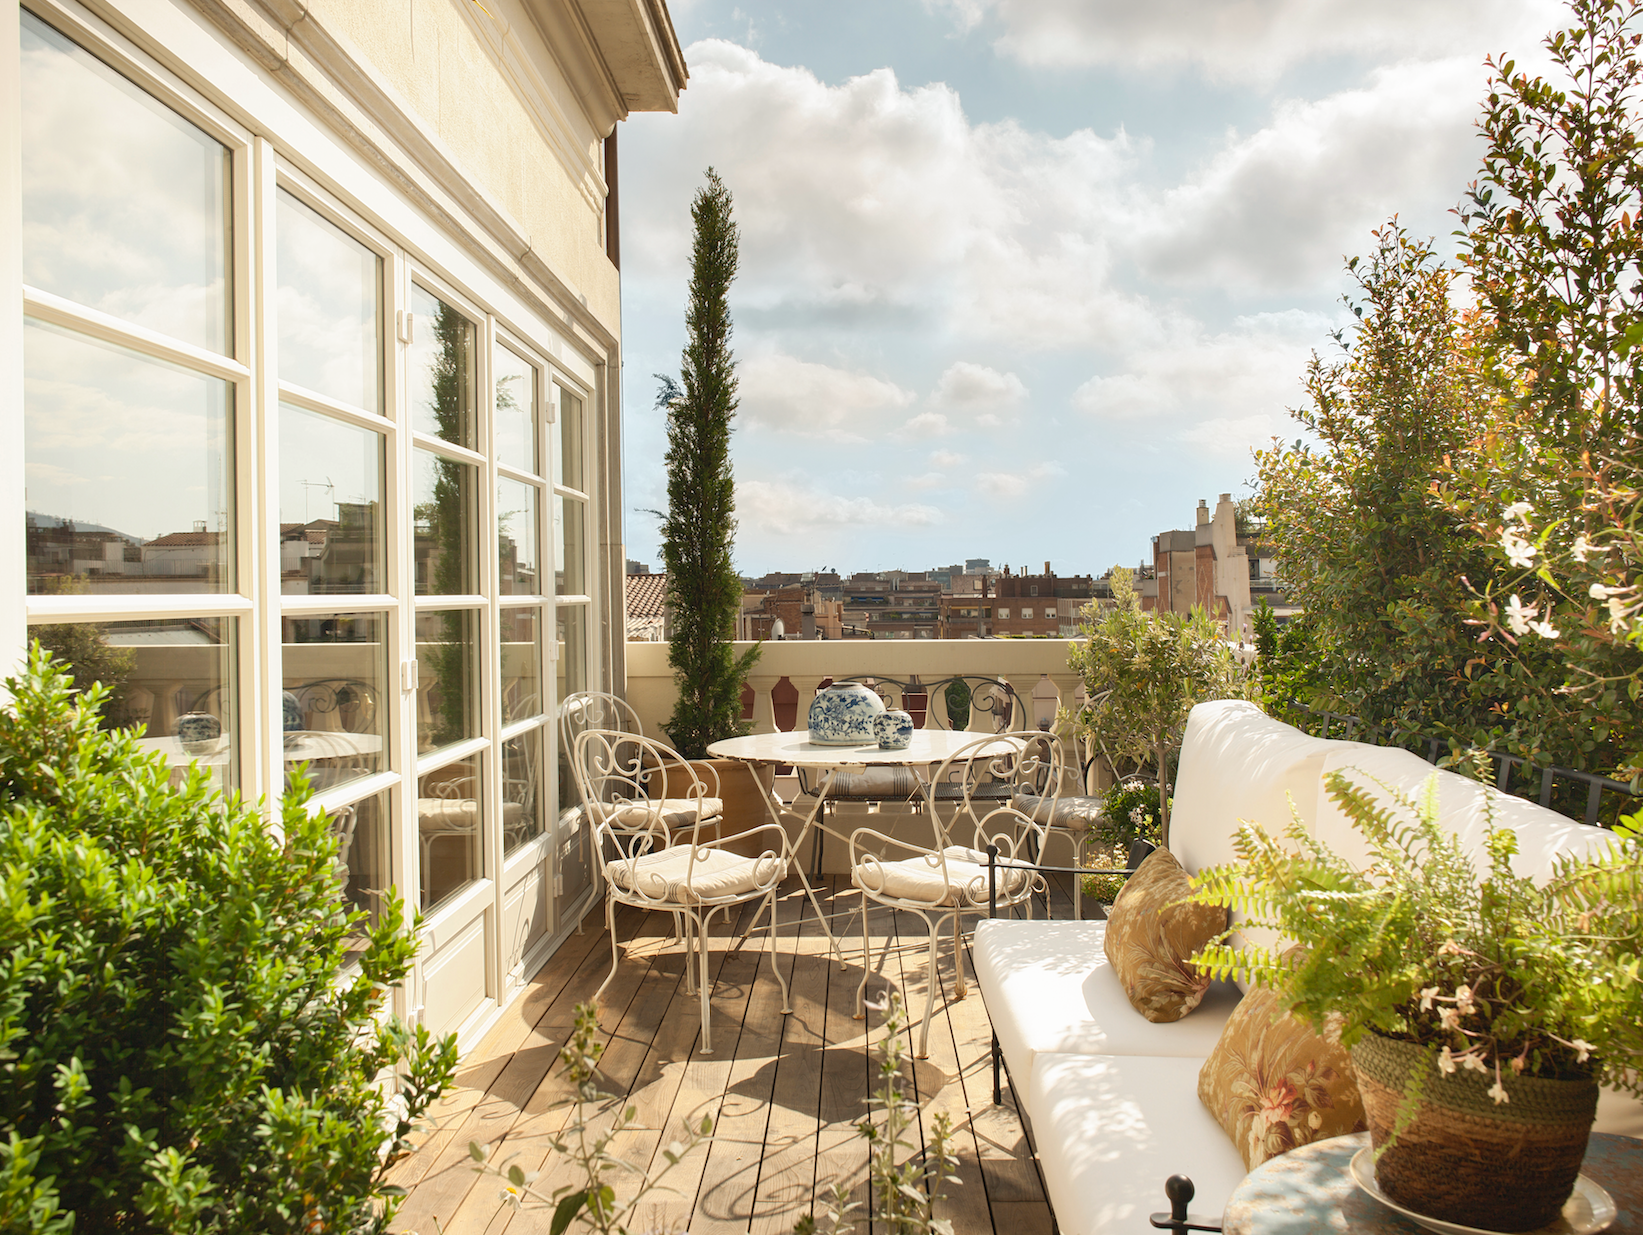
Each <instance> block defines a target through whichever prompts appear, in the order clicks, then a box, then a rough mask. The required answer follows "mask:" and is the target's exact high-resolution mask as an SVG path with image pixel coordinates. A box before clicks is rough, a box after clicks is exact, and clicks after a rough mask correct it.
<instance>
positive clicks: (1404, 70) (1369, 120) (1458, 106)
mask: <svg viewBox="0 0 1643 1235" xmlns="http://www.w3.org/2000/svg"><path fill="white" fill-rule="evenodd" d="M1481 86H1482V77H1481V74H1480V73H1479V71H1478V68H1477V65H1476V64H1475V63H1473V62H1471V61H1468V60H1464V59H1462V58H1459V57H1452V58H1450V59H1446V60H1440V61H1432V62H1426V63H1420V64H1404V65H1397V66H1393V67H1390V68H1385V69H1380V70H1377V71H1376V72H1374V73H1372V74H1371V75H1370V77H1369V79H1368V84H1367V85H1365V86H1364V87H1363V88H1362V89H1354V90H1344V91H1340V92H1338V93H1335V94H1332V95H1329V96H1327V97H1326V98H1322V99H1318V100H1315V101H1307V100H1288V101H1285V102H1282V103H1280V104H1279V105H1278V106H1277V108H1276V110H1275V112H1274V114H1273V117H1272V120H1271V122H1270V123H1269V124H1268V125H1267V126H1266V127H1264V128H1262V129H1260V130H1259V131H1258V132H1256V133H1253V134H1250V135H1248V136H1246V137H1237V136H1236V135H1229V142H1228V144H1227V146H1226V147H1225V148H1224V149H1223V150H1222V151H1221V152H1220V153H1219V154H1217V155H1216V156H1215V157H1214V158H1213V159H1211V160H1210V161H1209V162H1208V164H1207V165H1206V166H1204V167H1203V168H1202V169H1201V170H1199V171H1198V172H1197V173H1196V174H1195V175H1194V176H1193V177H1191V178H1190V179H1189V180H1187V181H1186V182H1185V183H1183V184H1181V185H1179V186H1177V187H1175V188H1173V189H1170V190H1168V191H1166V192H1164V193H1163V194H1162V195H1161V199H1160V201H1159V208H1158V210H1157V212H1156V214H1154V215H1152V216H1151V217H1150V218H1149V219H1148V220H1147V221H1145V222H1143V223H1142V224H1141V228H1142V230H1141V233H1140V236H1139V240H1138V245H1137V250H1138V256H1139V258H1140V260H1141V261H1142V262H1143V264H1144V265H1145V266H1146V267H1147V268H1148V269H1149V270H1151V271H1152V272H1153V273H1154V274H1157V275H1161V276H1163V277H1165V278H1168V279H1170V280H1171V281H1173V282H1177V283H1184V284H1188V285H1201V284H1204V283H1210V284H1216V285H1219V286H1221V287H1224V288H1228V289H1232V290H1235V291H1247V290H1249V289H1251V288H1256V287H1268V288H1273V287H1282V288H1302V287H1309V286H1315V285H1316V284H1317V283H1318V281H1319V279H1320V277H1329V278H1334V279H1338V278H1339V277H1340V269H1341V267H1340V263H1341V260H1342V258H1343V257H1344V256H1346V255H1348V254H1352V253H1361V252H1364V251H1365V250H1367V248H1368V247H1369V245H1370V240H1369V232H1370V230H1371V229H1372V228H1374V227H1376V226H1378V225H1380V224H1382V223H1384V222H1385V221H1386V220H1387V219H1388V218H1389V217H1390V216H1391V215H1393V214H1395V213H1397V212H1398V211H1399V210H1400V209H1404V210H1407V208H1408V207H1409V206H1410V204H1411V203H1420V202H1423V201H1430V200H1431V191H1430V188H1429V186H1431V185H1435V184H1444V183H1445V182H1446V180H1447V181H1450V182H1451V192H1452V193H1453V196H1454V197H1455V198H1456V199H1458V198H1459V196H1460V193H1461V191H1462V189H1463V188H1464V184H1465V182H1464V180H1462V179H1461V178H1460V177H1459V176H1458V175H1456V174H1455V173H1456V169H1459V168H1466V167H1467V166H1468V164H1469V162H1470V161H1471V160H1472V159H1473V158H1474V157H1475V156H1476V153H1477V147H1478V140H1477V136H1476V133H1475V131H1474V129H1473V120H1474V118H1475V117H1476V115H1477V110H1478V95H1479V93H1480V91H1481ZM1423 222H1426V223H1427V224H1428V226H1429V227H1430V226H1431V221H1430V220H1423ZM1443 230H1447V228H1444V229H1443ZM1423 238H1424V237H1423Z"/></svg>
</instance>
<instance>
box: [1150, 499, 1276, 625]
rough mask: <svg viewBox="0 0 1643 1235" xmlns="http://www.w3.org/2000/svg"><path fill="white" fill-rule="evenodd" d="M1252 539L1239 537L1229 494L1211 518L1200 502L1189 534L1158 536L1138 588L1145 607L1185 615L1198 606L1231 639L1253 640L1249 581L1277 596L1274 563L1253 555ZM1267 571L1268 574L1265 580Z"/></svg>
mask: <svg viewBox="0 0 1643 1235" xmlns="http://www.w3.org/2000/svg"><path fill="white" fill-rule="evenodd" d="M1254 539H1255V538H1254V537H1252V536H1250V535H1249V534H1247V533H1246V534H1244V535H1240V534H1239V532H1238V514H1237V507H1236V506H1235V505H1234V503H1233V501H1232V495H1231V494H1230V493H1223V494H1221V497H1220V500H1219V501H1218V502H1217V503H1216V504H1215V512H1214V514H1213V515H1212V514H1211V513H1210V509H1209V503H1208V502H1207V501H1200V502H1199V503H1198V515H1197V522H1196V524H1195V526H1194V527H1193V528H1192V529H1191V530H1188V531H1169V532H1160V533H1159V534H1158V535H1156V536H1154V537H1153V538H1152V563H1151V570H1150V572H1149V571H1147V570H1143V571H1142V572H1141V575H1140V577H1139V578H1138V579H1137V583H1136V586H1137V590H1138V591H1139V592H1140V593H1141V607H1142V608H1143V609H1158V610H1163V611H1168V612H1172V613H1186V612H1188V611H1190V610H1191V609H1192V608H1193V607H1194V606H1199V607H1201V608H1203V609H1204V610H1205V611H1207V612H1208V613H1209V614H1210V616H1211V617H1213V618H1215V619H1216V621H1218V622H1220V623H1221V625H1222V627H1223V629H1225V630H1226V631H1227V633H1228V636H1229V637H1230V638H1233V639H1250V638H1253V637H1254V633H1255V632H1254V628H1253V626H1251V624H1250V610H1251V607H1252V592H1251V586H1252V584H1251V581H1252V580H1254V579H1256V578H1257V577H1261V578H1262V582H1263V587H1262V593H1263V595H1268V596H1270V595H1274V594H1276V593H1275V588H1276V584H1275V580H1274V576H1273V573H1272V561H1271V558H1270V557H1261V556H1259V550H1257V555H1256V556H1253V557H1252V556H1251V554H1250V545H1251V543H1252V541H1253V540H1254ZM1263 567H1264V569H1265V572H1266V573H1265V575H1264V576H1261V575H1260V572H1261V571H1262V569H1263Z"/></svg>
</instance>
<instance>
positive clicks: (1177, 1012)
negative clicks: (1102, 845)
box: [1102, 849, 1227, 1023]
mask: <svg viewBox="0 0 1643 1235" xmlns="http://www.w3.org/2000/svg"><path fill="white" fill-rule="evenodd" d="M1191 891H1192V884H1191V881H1190V880H1189V879H1188V878H1187V873H1186V871H1184V870H1182V869H1181V863H1180V862H1178V861H1176V858H1175V855H1174V854H1173V853H1171V852H1170V851H1169V850H1168V849H1155V850H1153V851H1152V852H1151V853H1149V854H1148V855H1147V857H1146V860H1145V861H1143V862H1142V863H1141V865H1140V866H1139V867H1138V868H1137V869H1136V872H1135V874H1133V875H1131V876H1130V877H1129V880H1128V882H1126V883H1125V884H1124V887H1123V888H1122V890H1120V891H1119V893H1118V899H1117V900H1115V901H1113V905H1112V908H1111V909H1109V910H1108V911H1107V931H1106V934H1105V936H1104V937H1103V939H1102V944H1103V947H1104V949H1105V951H1106V954H1107V959H1108V960H1109V961H1110V962H1112V967H1113V970H1114V972H1116V973H1117V975H1118V980H1119V982H1121V983H1122V984H1123V987H1124V991H1125V993H1126V994H1128V995H1129V997H1130V1003H1131V1004H1133V1005H1134V1007H1135V1010H1136V1011H1137V1012H1139V1013H1140V1014H1141V1015H1142V1016H1144V1017H1146V1018H1147V1019H1148V1020H1149V1021H1158V1022H1160V1023H1162V1022H1167V1021H1178V1020H1180V1019H1181V1018H1182V1017H1183V1016H1185V1015H1187V1013H1189V1012H1191V1011H1192V1010H1193V1009H1194V1008H1196V1007H1197V1006H1198V1004H1199V1002H1200V1001H1201V1000H1202V999H1203V997H1204V995H1205V994H1206V993H1207V992H1208V990H1209V984H1210V976H1209V974H1208V973H1206V972H1204V971H1202V970H1200V969H1199V968H1198V967H1197V966H1196V965H1194V964H1193V963H1192V962H1191V960H1190V959H1189V958H1190V957H1192V956H1193V955H1194V954H1195V953H1196V952H1198V951H1199V950H1200V949H1201V948H1203V947H1204V945H1205V944H1207V943H1209V942H1210V940H1212V939H1214V938H1216V937H1217V936H1219V935H1221V934H1222V933H1224V932H1225V931H1226V929H1227V911H1226V910H1225V909H1223V908H1219V907H1218V906H1215V905H1194V904H1184V903H1182V902H1183V900H1184V898H1185V897H1187V896H1188V895H1190V893H1191Z"/></svg>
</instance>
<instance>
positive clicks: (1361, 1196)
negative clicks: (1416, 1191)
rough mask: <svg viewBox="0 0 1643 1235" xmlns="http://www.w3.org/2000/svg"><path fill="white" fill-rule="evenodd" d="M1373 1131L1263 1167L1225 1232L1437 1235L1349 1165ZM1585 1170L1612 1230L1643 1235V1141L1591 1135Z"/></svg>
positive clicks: (1245, 1187) (1226, 1217)
mask: <svg viewBox="0 0 1643 1235" xmlns="http://www.w3.org/2000/svg"><path fill="white" fill-rule="evenodd" d="M1368 1144H1369V1133H1367V1132H1359V1133H1356V1134H1354V1135H1352V1136H1337V1137H1333V1138H1331V1139H1330V1140H1327V1141H1316V1142H1314V1143H1313V1144H1311V1145H1302V1146H1301V1147H1300V1148H1299V1149H1292V1150H1290V1151H1289V1152H1288V1153H1286V1154H1280V1155H1278V1157H1276V1158H1273V1159H1270V1160H1269V1161H1267V1162H1264V1163H1262V1164H1261V1165H1260V1166H1258V1167H1256V1168H1255V1169H1254V1170H1253V1171H1251V1172H1250V1173H1249V1175H1248V1176H1247V1177H1246V1178H1245V1179H1244V1182H1243V1183H1241V1184H1239V1185H1238V1188H1237V1190H1236V1191H1235V1192H1233V1194H1232V1197H1231V1199H1230V1200H1228V1201H1227V1207H1226V1210H1225V1212H1224V1213H1223V1215H1222V1230H1223V1232H1224V1233H1225V1235H1336V1233H1337V1232H1344V1231H1352V1232H1355V1233H1357V1235H1430V1232H1428V1231H1427V1230H1426V1228H1425V1227H1422V1226H1420V1225H1418V1224H1417V1223H1414V1222H1411V1221H1410V1220H1409V1219H1408V1218H1405V1217H1404V1216H1403V1215H1402V1214H1397V1213H1394V1212H1392V1210H1390V1209H1388V1208H1387V1207H1386V1206H1385V1205H1382V1204H1381V1203H1380V1202H1379V1201H1377V1200H1375V1198H1374V1197H1371V1196H1368V1195H1366V1194H1365V1193H1364V1192H1363V1191H1362V1189H1360V1188H1359V1187H1358V1185H1357V1184H1355V1183H1353V1182H1352V1173H1351V1172H1350V1171H1349V1170H1348V1169H1347V1167H1348V1164H1349V1163H1350V1162H1351V1161H1352V1155H1353V1154H1355V1153H1357V1152H1358V1150H1360V1149H1362V1148H1363V1147H1364V1146H1366V1145H1368ZM1580 1169H1581V1171H1582V1173H1584V1174H1585V1175H1587V1176H1588V1177H1589V1178H1591V1179H1592V1180H1594V1181H1595V1182H1597V1183H1598V1184H1601V1185H1602V1186H1603V1187H1604V1188H1606V1189H1608V1192H1609V1195H1610V1196H1612V1197H1614V1203H1615V1208H1616V1209H1618V1210H1619V1211H1620V1213H1619V1216H1618V1217H1616V1218H1615V1220H1614V1222H1613V1224H1612V1225H1610V1226H1609V1228H1608V1229H1609V1231H1610V1232H1613V1233H1616V1235H1620V1233H1624V1232H1637V1233H1639V1235H1643V1141H1639V1140H1634V1139H1633V1138H1631V1137H1629V1136H1612V1135H1610V1134H1609V1133H1607V1132H1594V1133H1592V1137H1591V1141H1590V1142H1589V1143H1588V1145H1587V1147H1586V1161H1585V1162H1584V1163H1583V1164H1582V1165H1581V1168H1580Z"/></svg>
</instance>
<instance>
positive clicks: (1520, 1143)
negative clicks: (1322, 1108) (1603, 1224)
mask: <svg viewBox="0 0 1643 1235" xmlns="http://www.w3.org/2000/svg"><path fill="white" fill-rule="evenodd" d="M1352 1064H1353V1067H1354V1068H1355V1069H1356V1071H1357V1073H1358V1090H1359V1092H1360V1093H1361V1094H1362V1095H1363V1105H1364V1113H1365V1115H1366V1116H1367V1118H1368V1121H1369V1135H1370V1140H1371V1141H1372V1142H1373V1143H1374V1146H1375V1148H1376V1150H1377V1151H1378V1150H1379V1149H1380V1148H1381V1146H1382V1145H1384V1144H1385V1143H1386V1142H1387V1141H1388V1140H1391V1139H1392V1129H1393V1128H1394V1127H1396V1125H1397V1120H1398V1108H1399V1106H1400V1105H1401V1104H1402V1102H1403V1095H1404V1093H1405V1091H1406V1088H1407V1086H1408V1084H1409V1080H1410V1077H1411V1076H1412V1075H1413V1074H1415V1073H1417V1072H1419V1073H1423V1074H1424V1078H1425V1079H1424V1081H1423V1082H1422V1091H1421V1097H1420V1099H1419V1103H1420V1105H1419V1109H1418V1110H1417V1111H1416V1113H1415V1117H1414V1119H1413V1120H1411V1121H1410V1123H1409V1124H1408V1126H1406V1127H1405V1128H1404V1130H1403V1131H1402V1132H1400V1133H1399V1134H1398V1137H1397V1140H1396V1142H1395V1143H1394V1144H1393V1145H1392V1148H1390V1149H1388V1150H1387V1151H1386V1152H1385V1153H1383V1154H1381V1156H1380V1157H1379V1159H1378V1160H1377V1161H1376V1163H1375V1178H1376V1181H1377V1182H1378V1183H1379V1184H1380V1187H1381V1191H1383V1192H1385V1193H1386V1195H1387V1196H1389V1197H1391V1198H1392V1199H1393V1200H1394V1201H1396V1202H1398V1204H1400V1205H1403V1206H1405V1207H1407V1208H1409V1209H1412V1210H1414V1211H1415V1212H1416V1213H1420V1214H1425V1215H1426V1216H1428V1217H1432V1218H1440V1219H1442V1220H1443V1221H1445V1222H1453V1223H1456V1224H1458V1225H1462V1226H1471V1227H1481V1228H1482V1229H1484V1230H1489V1231H1532V1230H1534V1229H1535V1228H1536V1227H1541V1226H1545V1225H1546V1224H1548V1223H1549V1222H1551V1221H1552V1220H1553V1219H1555V1218H1556V1217H1557V1216H1558V1213H1559V1211H1560V1210H1561V1209H1562V1208H1563V1203H1564V1202H1565V1201H1567V1200H1568V1199H1569V1194H1570V1193H1571V1192H1572V1191H1574V1186H1575V1179H1576V1178H1577V1177H1578V1176H1579V1174H1580V1163H1581V1160H1582V1159H1583V1158H1585V1156H1586V1138H1587V1136H1588V1134H1589V1133H1590V1132H1591V1130H1592V1121H1593V1120H1594V1119H1596V1117H1597V1082H1595V1081H1592V1080H1578V1081H1557V1080H1542V1079H1539V1078H1536V1077H1521V1076H1520V1077H1512V1078H1510V1079H1508V1080H1507V1081H1506V1088H1507V1089H1508V1091H1509V1092H1510V1094H1511V1099H1510V1101H1508V1102H1505V1103H1501V1104H1499V1105H1497V1104H1496V1103H1495V1102H1494V1100H1493V1099H1492V1098H1490V1097H1489V1093H1488V1091H1489V1088H1490V1087H1491V1086H1492V1085H1493V1084H1494V1076H1493V1075H1492V1074H1491V1075H1487V1076H1485V1075H1483V1074H1480V1073H1477V1072H1468V1071H1466V1070H1464V1069H1462V1070H1459V1071H1456V1072H1453V1073H1451V1074H1449V1075H1447V1076H1446V1075H1444V1074H1443V1073H1442V1072H1440V1071H1438V1067H1437V1061H1436V1059H1435V1057H1434V1056H1433V1055H1432V1054H1429V1053H1428V1052H1427V1050H1426V1049H1425V1048H1424V1047H1421V1046H1417V1045H1416V1044H1415V1043H1413V1042H1402V1041H1398V1040H1396V1039H1393V1038H1383V1037H1379V1036H1377V1035H1375V1034H1369V1035H1366V1036H1365V1037H1364V1038H1363V1039H1361V1040H1360V1041H1359V1042H1358V1044H1357V1045H1356V1046H1354V1047H1353V1048H1352Z"/></svg>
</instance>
